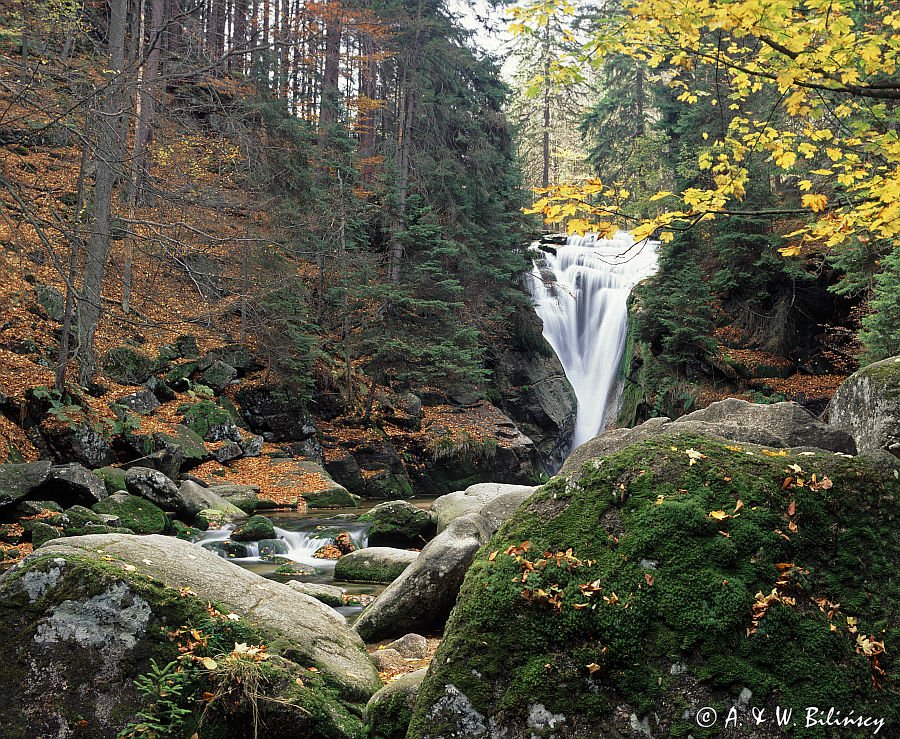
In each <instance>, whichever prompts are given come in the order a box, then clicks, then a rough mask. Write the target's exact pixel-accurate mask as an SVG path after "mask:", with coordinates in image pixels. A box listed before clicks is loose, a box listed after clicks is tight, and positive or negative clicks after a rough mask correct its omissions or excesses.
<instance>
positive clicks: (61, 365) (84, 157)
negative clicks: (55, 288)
mask: <svg viewBox="0 0 900 739" xmlns="http://www.w3.org/2000/svg"><path fill="white" fill-rule="evenodd" d="M89 160H90V145H89V144H88V142H87V141H85V142H84V145H83V146H82V149H81V166H80V167H79V168H78V188H77V191H76V196H75V218H74V219H73V220H74V223H75V231H74V233H73V234H72V245H71V247H70V251H69V267H68V270H67V272H66V305H65V309H64V310H63V323H62V329H61V330H60V333H59V354H58V355H57V360H56V379H55V382H54V387H55V388H56V390H57V392H59V393H62V392H63V390H64V389H65V386H66V369H67V368H68V366H69V345H70V343H71V341H70V339H71V336H72V319H73V317H74V314H75V300H76V293H75V278H76V275H77V272H78V255H79V252H80V251H81V212H82V210H84V179H85V173H86V172H87V168H88V162H89Z"/></svg>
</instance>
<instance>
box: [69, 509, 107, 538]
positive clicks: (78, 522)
mask: <svg viewBox="0 0 900 739" xmlns="http://www.w3.org/2000/svg"><path fill="white" fill-rule="evenodd" d="M105 512H106V511H104V513H105ZM64 515H65V517H66V518H65V523H64V524H63V528H64V530H65V532H66V533H67V534H73V533H79V532H80V530H81V529H83V528H84V527H85V526H88V525H97V526H103V525H105V523H106V522H105V521H104V520H103V519H102V518H100V516H98V515H97V514H96V513H94V511H92V510H91V509H90V508H85V507H84V506H80V505H74V506H72V507H71V508H67V509H66V511H65V514H64Z"/></svg>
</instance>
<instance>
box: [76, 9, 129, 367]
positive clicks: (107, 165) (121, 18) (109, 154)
mask: <svg viewBox="0 0 900 739" xmlns="http://www.w3.org/2000/svg"><path fill="white" fill-rule="evenodd" d="M127 6H128V3H127V0H110V17H109V34H108V38H109V41H108V48H109V64H110V66H109V69H110V75H111V77H110V80H109V83H108V85H107V87H106V90H105V91H104V94H103V98H102V102H101V105H100V114H99V116H98V120H97V122H96V126H95V130H96V131H97V146H96V150H95V160H96V172H97V173H96V178H95V183H94V212H93V216H94V217H93V222H92V224H91V235H90V239H89V241H88V245H87V251H86V254H85V265H84V272H83V276H82V281H81V283H82V289H81V295H79V298H78V346H77V349H76V356H77V358H78V365H79V367H78V371H79V381H80V383H81V384H82V385H87V384H88V383H89V382H90V380H91V378H92V377H93V375H94V372H95V371H96V364H97V361H96V357H95V355H94V332H95V331H96V330H97V323H98V321H99V320H100V309H101V292H102V290H103V277H104V275H105V273H106V261H107V258H108V256H109V243H110V220H111V215H112V194H113V187H114V186H115V182H116V179H117V177H118V175H119V171H120V168H121V163H122V153H121V147H120V142H121V139H120V125H121V123H120V122H121V119H122V113H121V107H122V102H123V95H122V88H123V82H124V80H123V79H122V77H123V74H124V70H125V25H126V14H127Z"/></svg>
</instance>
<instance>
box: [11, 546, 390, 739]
mask: <svg viewBox="0 0 900 739" xmlns="http://www.w3.org/2000/svg"><path fill="white" fill-rule="evenodd" d="M198 633H199V634H200V637H199V638H198V637H197V634H198ZM0 639H2V640H3V645H4V649H5V655H6V656H5V667H4V669H3V670H0V690H2V691H3V696H4V700H3V703H2V705H0V726H2V727H3V729H2V733H3V735H4V736H10V737H13V736H17V737H18V736H21V737H25V736H29V737H45V736H67V737H68V736H72V737H75V736H90V737H96V738H97V739H107V738H108V739H112V737H115V736H117V735H118V734H119V732H121V731H122V730H123V729H125V728H126V727H128V726H129V725H132V726H133V725H134V724H135V723H137V722H138V721H140V720H141V719H140V718H139V716H138V713H139V712H144V714H145V716H144V720H147V719H146V715H149V716H150V717H151V720H157V721H158V722H159V723H160V725H163V726H166V725H168V722H169V721H171V720H172V718H173V717H174V716H175V715H176V714H174V713H173V712H172V711H171V709H172V707H173V705H174V707H179V708H181V709H184V710H185V711H186V713H185V714H184V715H183V716H181V717H180V718H178V719H177V722H176V723H175V724H173V725H171V726H170V729H171V732H170V733H171V735H172V736H185V737H187V736H191V735H192V734H193V733H194V732H195V731H197V730H198V729H199V732H200V734H201V735H202V736H209V737H219V736H222V737H224V736H228V737H237V738H238V739H241V738H244V737H247V738H248V739H249V737H252V736H256V731H257V730H258V729H259V730H261V731H262V732H263V733H260V734H259V735H260V736H310V737H312V736H321V737H335V738H340V737H358V738H360V739H361V737H362V736H363V735H364V727H363V722H362V719H361V716H362V714H363V707H364V706H365V704H366V702H367V700H368V699H369V698H370V697H371V696H372V694H373V693H374V692H375V691H376V690H377V689H378V688H380V687H381V681H380V680H379V678H378V675H377V673H376V672H375V669H374V667H373V666H372V664H371V662H370V661H369V658H368V655H367V654H366V651H365V648H364V646H363V644H362V642H361V641H360V640H359V639H358V638H357V637H356V635H355V634H354V633H353V632H352V631H350V630H349V629H348V628H347V627H346V625H345V624H344V622H343V620H342V618H341V617H340V616H338V615H337V614H335V613H334V612H333V611H332V610H331V609H330V608H328V607H327V606H324V605H323V604H321V603H319V602H318V601H316V600H315V599H313V598H310V597H308V596H306V595H304V594H301V593H298V592H295V591H293V590H292V589H290V588H288V587H287V586H285V585H282V584H280V583H276V582H273V581H271V580H266V579H264V578H262V577H259V576H258V575H254V574H253V573H250V572H247V571H245V570H243V569H241V568H239V567H235V566H234V565H232V564H230V563H228V562H227V561H225V560H224V559H221V558H220V557H218V556H216V555H215V554H214V553H212V552H207V551H205V550H204V549H202V548H200V547H195V546H193V545H191V544H189V543H187V542H183V541H179V540H177V539H173V538H169V537H161V536H127V535H115V534H114V535H104V536H83V537H75V538H67V539H59V540H55V541H53V542H50V543H48V544H46V545H45V546H44V547H43V548H42V549H40V550H38V551H37V552H36V553H35V554H34V555H32V556H31V557H29V558H27V559H26V560H25V561H24V562H23V563H22V564H21V565H19V566H18V567H17V568H15V569H14V570H11V571H9V572H7V573H6V574H4V575H3V576H2V578H0ZM240 645H243V647H241V646H240ZM261 645H265V646H266V647H267V649H266V651H265V652H264V653H263V654H265V655H267V658H259V656H258V655H259V654H260V653H259V652H258V651H248V650H253V648H254V647H256V648H258V647H259V646H261ZM194 658H196V659H194ZM201 660H204V661H201ZM179 666H180V669H177V668H179ZM176 669H177V672H176ZM160 670H164V671H166V672H164V673H163V675H162V676H161V677H158V676H157V677H154V673H156V674H157V675H158V673H159V671H160ZM136 680H137V681H138V684H143V685H145V686H148V685H150V686H152V685H153V684H155V685H157V686H158V687H161V688H163V689H165V690H166V692H167V700H165V701H161V700H159V694H158V690H157V691H156V692H154V691H153V690H152V689H151V690H149V691H141V690H139V689H138V686H137V685H136V683H135V681H136ZM173 687H177V688H178V690H173ZM204 694H206V695H205V698H204ZM210 696H212V698H210ZM257 709H258V710H259V715H258V722H257V721H256V720H255V718H254V716H255V712H256V710H257ZM201 718H202V722H203V723H202V728H199V724H200V721H201ZM263 727H264V729H263Z"/></svg>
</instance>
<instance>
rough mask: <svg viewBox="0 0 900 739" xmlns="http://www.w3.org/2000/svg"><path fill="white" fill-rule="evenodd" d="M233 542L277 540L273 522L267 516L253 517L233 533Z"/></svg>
mask: <svg viewBox="0 0 900 739" xmlns="http://www.w3.org/2000/svg"><path fill="white" fill-rule="evenodd" d="M231 538H232V540H233V541H259V540H260V539H275V538H276V534H275V527H274V526H273V525H272V520H271V519H269V518H266V517H265V516H251V517H250V518H248V519H247V520H246V521H244V523H242V524H241V525H240V526H238V527H237V528H236V529H235V530H234V531H232V532H231Z"/></svg>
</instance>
